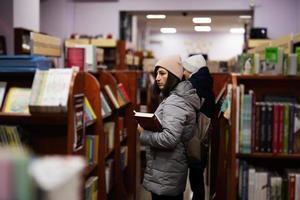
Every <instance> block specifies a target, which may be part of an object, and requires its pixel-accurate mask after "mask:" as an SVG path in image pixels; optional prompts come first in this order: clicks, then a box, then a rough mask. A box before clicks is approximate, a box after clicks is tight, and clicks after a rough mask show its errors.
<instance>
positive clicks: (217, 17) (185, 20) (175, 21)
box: [136, 13, 249, 33]
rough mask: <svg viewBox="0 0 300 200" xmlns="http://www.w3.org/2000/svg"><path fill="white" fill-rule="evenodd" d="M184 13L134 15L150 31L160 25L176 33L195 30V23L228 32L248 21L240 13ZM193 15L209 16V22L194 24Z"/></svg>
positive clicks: (216, 30)
mask: <svg viewBox="0 0 300 200" xmlns="http://www.w3.org/2000/svg"><path fill="white" fill-rule="evenodd" d="M147 14H148V13H147ZM162 14H163V13H162ZM246 14H247V13H246ZM184 15H185V14H183V13H175V14H174V13H173V14H166V16H167V17H166V18H165V19H146V14H140V13H139V14H137V15H136V16H137V17H138V21H139V23H143V24H145V25H146V26H147V27H148V29H149V30H150V31H151V32H159V31H160V28H162V27H174V28H176V29H177V32H178V33H180V32H195V31H194V26H195V25H210V26H211V32H229V30H230V28H243V27H244V24H245V23H249V20H247V21H245V20H242V19H240V18H239V16H240V15H241V14H240V13H232V14H228V13H225V14H220V13H217V14H213V13H209V14H206V15H203V14H202V15H201V14H196V13H195V14H186V16H184ZM193 17H211V24H194V23H193V21H192V18H193Z"/></svg>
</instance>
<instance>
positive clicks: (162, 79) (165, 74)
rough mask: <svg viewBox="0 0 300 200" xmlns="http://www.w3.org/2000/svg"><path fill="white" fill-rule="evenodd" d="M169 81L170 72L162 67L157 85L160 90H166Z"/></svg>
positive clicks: (159, 70) (157, 76)
mask: <svg viewBox="0 0 300 200" xmlns="http://www.w3.org/2000/svg"><path fill="white" fill-rule="evenodd" d="M167 79H168V71H167V70H166V69H164V68H162V67H160V68H159V69H158V70H157V74H156V79H155V80H156V83H157V85H158V87H159V89H160V90H162V89H164V87H165V85H166V82H167Z"/></svg>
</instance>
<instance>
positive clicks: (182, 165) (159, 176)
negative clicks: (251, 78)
mask: <svg viewBox="0 0 300 200" xmlns="http://www.w3.org/2000/svg"><path fill="white" fill-rule="evenodd" d="M154 72H155V76H156V82H155V85H154V87H156V91H158V92H160V94H161V95H162V97H163V100H162V102H161V103H160V104H159V106H158V108H157V110H156V111H155V114H156V116H157V117H158V118H159V119H160V121H161V124H162V127H163V130H162V131H161V132H152V131H148V130H143V129H142V128H141V127H140V126H139V127H138V130H139V132H140V133H141V135H140V141H141V144H143V145H145V146H146V159H147V166H146V169H145V174H144V181H143V185H144V187H145V188H146V189H147V190H148V191H150V192H151V193H152V199H153V200H156V199H178V200H179V199H183V192H184V190H185V186H186V180H187V171H188V160H187V154H186V148H185V142H186V141H188V140H190V139H191V138H192V136H193V131H194V128H195V125H196V112H195V110H199V109H200V100H199V97H198V95H197V93H196V90H195V89H193V87H192V85H191V84H190V83H189V82H188V81H184V82H181V84H178V83H179V82H180V80H181V79H182V77H183V68H182V65H181V59H180V57H179V56H170V57H166V58H164V59H161V60H159V61H158V62H157V64H156V65H155V71H154ZM187 95H188V96H189V98H186V96H187Z"/></svg>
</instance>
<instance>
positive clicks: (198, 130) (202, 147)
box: [187, 112, 211, 161]
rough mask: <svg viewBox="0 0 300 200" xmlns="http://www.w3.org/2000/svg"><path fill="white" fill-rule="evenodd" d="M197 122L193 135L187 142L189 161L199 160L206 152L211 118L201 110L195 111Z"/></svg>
mask: <svg viewBox="0 0 300 200" xmlns="http://www.w3.org/2000/svg"><path fill="white" fill-rule="evenodd" d="M196 122H197V124H196V127H195V131H194V136H193V137H192V139H190V140H189V141H188V142H187V155H188V159H189V161H201V160H202V159H203V157H204V156H205V154H207V152H208V137H209V132H210V129H211V128H210V126H211V119H210V118H209V117H207V116H206V115H205V114H203V113H202V112H197V121H196Z"/></svg>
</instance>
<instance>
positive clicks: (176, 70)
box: [155, 55, 183, 80]
mask: <svg viewBox="0 0 300 200" xmlns="http://www.w3.org/2000/svg"><path fill="white" fill-rule="evenodd" d="M156 67H163V68H165V69H166V70H168V71H169V72H171V73H172V74H174V75H175V76H177V77H178V78H179V79H180V80H181V79H182V77H183V67H182V63H181V57H180V56H179V55H171V56H167V57H164V58H162V59H160V60H159V61H158V62H157V63H156V64H155V68H156Z"/></svg>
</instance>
